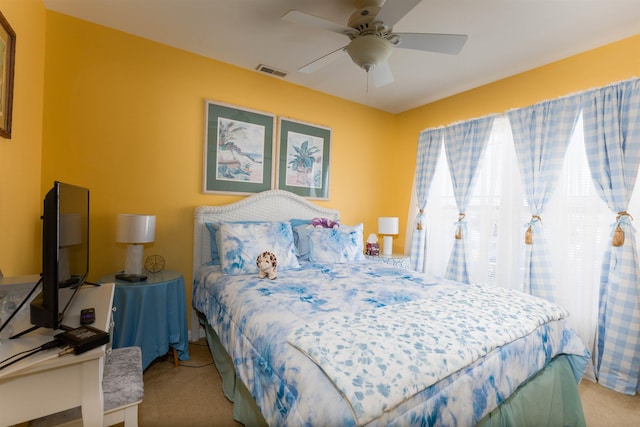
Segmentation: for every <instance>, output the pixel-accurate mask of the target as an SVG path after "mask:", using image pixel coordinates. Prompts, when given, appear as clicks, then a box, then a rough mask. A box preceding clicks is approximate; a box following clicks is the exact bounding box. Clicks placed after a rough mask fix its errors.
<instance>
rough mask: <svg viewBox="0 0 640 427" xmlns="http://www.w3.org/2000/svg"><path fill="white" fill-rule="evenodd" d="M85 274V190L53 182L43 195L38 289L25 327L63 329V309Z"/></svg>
mask: <svg viewBox="0 0 640 427" xmlns="http://www.w3.org/2000/svg"><path fill="white" fill-rule="evenodd" d="M88 273H89V190H88V189H86V188H82V187H78V186H75V185H70V184H65V183H62V182H59V181H56V182H55V183H54V186H53V188H52V189H51V190H49V192H47V194H46V196H45V198H44V211H43V215H42V290H41V292H40V293H39V294H38V295H37V296H36V297H35V298H34V299H33V301H31V307H30V310H31V311H30V320H31V323H32V324H33V325H34V327H33V328H31V329H29V330H33V329H36V328H40V327H44V328H51V329H60V328H63V326H64V325H63V324H62V321H63V319H64V315H65V313H66V309H67V307H68V306H69V304H70V303H71V300H72V299H73V296H74V295H75V293H76V292H77V290H78V289H79V288H80V286H82V284H83V283H84V281H85V279H86V278H87V274H88ZM25 332H27V331H25Z"/></svg>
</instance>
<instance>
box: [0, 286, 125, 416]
mask: <svg viewBox="0 0 640 427" xmlns="http://www.w3.org/2000/svg"><path fill="white" fill-rule="evenodd" d="M113 293H114V286H113V285H111V284H108V285H103V286H99V287H93V286H90V287H86V286H85V287H83V288H81V289H80V290H79V291H78V293H77V294H76V296H75V298H74V299H73V301H72V303H71V305H70V308H69V311H68V312H67V316H66V317H65V319H64V324H65V325H67V326H70V327H77V326H80V310H82V309H83V308H88V307H94V308H95V311H96V321H95V323H94V324H93V325H92V326H94V327H96V328H98V329H102V330H103V331H107V330H108V328H109V323H110V315H111V303H112V300H113ZM13 322H15V326H14V329H15V330H16V331H23V330H25V329H27V328H29V327H30V326H31V324H30V322H29V309H28V308H26V309H25V308H23V309H22V310H20V312H19V314H18V315H16V317H15V318H14V319H13ZM59 332H61V331H54V330H51V329H44V328H40V329H37V330H35V331H33V332H29V333H28V334H26V335H23V336H22V337H20V338H17V339H13V340H7V341H3V342H2V344H1V345H0V360H4V359H6V358H7V357H10V356H11V355H14V354H16V353H18V352H20V351H24V350H29V349H32V348H35V347H39V346H40V345H42V344H44V343H46V342H49V341H51V339H53V336H54V335H55V334H57V333H59ZM105 348H106V345H103V346H100V347H98V348H95V349H93V350H89V351H87V352H85V353H82V354H79V355H77V356H76V355H73V354H70V355H66V356H63V357H58V353H59V352H60V349H59V348H54V349H50V350H46V351H42V352H39V353H36V354H35V355H33V356H30V357H27V358H26V359H23V360H21V361H19V362H17V363H15V364H13V365H11V366H9V367H7V368H5V369H3V370H0V426H8V425H13V424H18V423H21V422H25V421H28V420H31V419H34V418H38V417H43V416H46V415H49V414H53V413H56V412H59V411H63V410H66V409H69V408H74V407H76V406H81V407H82V424H83V425H84V426H87V427H97V426H100V427H101V426H102V418H103V397H102V373H103V364H104V355H105Z"/></svg>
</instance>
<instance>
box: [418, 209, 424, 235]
mask: <svg viewBox="0 0 640 427" xmlns="http://www.w3.org/2000/svg"><path fill="white" fill-rule="evenodd" d="M423 218H424V209H420V212H419V213H418V225H416V230H422V229H424V226H423V225H422V220H423Z"/></svg>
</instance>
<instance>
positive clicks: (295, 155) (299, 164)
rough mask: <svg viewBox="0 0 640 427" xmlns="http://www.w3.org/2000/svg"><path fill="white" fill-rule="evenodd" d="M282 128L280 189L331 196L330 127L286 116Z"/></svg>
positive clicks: (323, 197) (279, 162) (313, 195)
mask: <svg viewBox="0 0 640 427" xmlns="http://www.w3.org/2000/svg"><path fill="white" fill-rule="evenodd" d="M279 127H280V134H279V135H280V137H279V138H280V144H279V156H278V188H279V189H282V190H287V191H291V192H292V193H295V194H297V195H299V196H303V197H308V198H312V199H328V198H329V165H330V153H331V129H329V128H325V127H322V126H316V125H312V124H309V123H303V122H299V121H295V120H291V119H285V118H280V120H279Z"/></svg>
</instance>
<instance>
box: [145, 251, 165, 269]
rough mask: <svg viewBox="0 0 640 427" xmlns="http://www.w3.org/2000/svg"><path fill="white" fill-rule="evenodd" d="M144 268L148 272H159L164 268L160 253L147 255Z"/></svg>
mask: <svg viewBox="0 0 640 427" xmlns="http://www.w3.org/2000/svg"><path fill="white" fill-rule="evenodd" d="M144 269H145V270H147V271H148V272H149V273H159V272H161V271H162V270H164V258H163V257H162V256H160V255H149V256H148V257H147V259H146V260H145V262H144Z"/></svg>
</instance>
